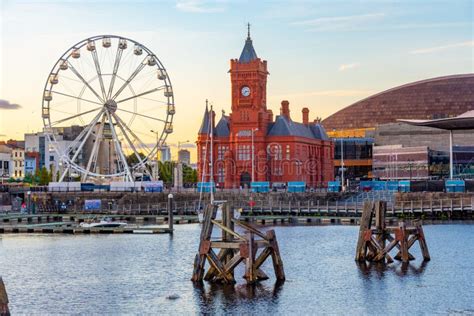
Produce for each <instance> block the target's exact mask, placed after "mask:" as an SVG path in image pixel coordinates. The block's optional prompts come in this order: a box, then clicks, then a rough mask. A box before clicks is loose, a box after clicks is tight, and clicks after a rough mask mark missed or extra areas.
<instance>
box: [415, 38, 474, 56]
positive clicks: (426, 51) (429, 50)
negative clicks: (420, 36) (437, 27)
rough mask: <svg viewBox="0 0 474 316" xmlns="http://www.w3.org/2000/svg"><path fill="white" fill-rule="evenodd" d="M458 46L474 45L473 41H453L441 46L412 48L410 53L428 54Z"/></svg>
mask: <svg viewBox="0 0 474 316" xmlns="http://www.w3.org/2000/svg"><path fill="white" fill-rule="evenodd" d="M459 47H474V41H467V42H461V43H454V44H448V45H443V46H435V47H429V48H419V49H415V50H412V51H411V52H410V54H415V55H417V54H430V53H436V52H440V51H444V50H448V49H452V48H459Z"/></svg>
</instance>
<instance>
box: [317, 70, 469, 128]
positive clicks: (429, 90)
mask: <svg viewBox="0 0 474 316" xmlns="http://www.w3.org/2000/svg"><path fill="white" fill-rule="evenodd" d="M470 110H474V74H461V75H452V76H444V77H437V78H431V79H426V80H421V81H416V82H412V83H409V84H405V85H401V86H398V87H395V88H391V89H388V90H385V91H383V92H380V93H377V94H374V95H372V96H369V97H367V98H364V99H362V100H360V101H358V102H355V103H353V104H351V105H349V106H347V107H345V108H344V109H342V110H340V111H338V112H336V113H334V114H332V115H331V116H329V117H327V118H326V119H324V120H323V122H322V123H323V125H324V126H325V127H326V129H328V130H333V129H337V130H345V129H359V128H374V127H377V126H378V125H380V124H386V123H392V122H396V121H397V119H407V120H409V119H420V120H426V119H441V118H445V117H450V116H453V115H460V114H462V113H464V112H466V111H470Z"/></svg>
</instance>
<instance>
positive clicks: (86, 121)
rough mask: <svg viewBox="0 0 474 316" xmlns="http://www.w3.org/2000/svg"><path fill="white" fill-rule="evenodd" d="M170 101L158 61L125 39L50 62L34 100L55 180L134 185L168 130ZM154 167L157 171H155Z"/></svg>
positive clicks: (80, 46) (82, 47)
mask: <svg viewBox="0 0 474 316" xmlns="http://www.w3.org/2000/svg"><path fill="white" fill-rule="evenodd" d="M174 114H175V104H174V95H173V88H172V85H171V81H170V79H169V76H168V73H167V71H166V69H165V67H164V66H163V64H162V63H161V61H160V60H159V59H158V57H157V56H156V55H155V54H154V53H153V52H152V51H150V50H149V49H148V48H146V47H145V46H144V45H142V44H140V43H138V42H136V41H133V40H131V39H128V38H124V37H120V36H113V35H101V36H94V37H91V38H88V39H85V40H83V41H81V42H79V43H77V44H75V45H74V46H72V47H71V48H69V49H68V50H67V51H66V52H65V53H64V54H63V55H62V56H61V57H60V58H59V59H58V61H57V62H56V63H55V65H54V66H53V68H52V70H51V72H50V74H49V76H48V79H47V81H46V84H45V88H44V92H43V102H42V118H43V124H44V131H45V134H46V135H47V137H48V141H49V145H50V147H52V148H53V149H54V150H55V151H56V153H57V155H58V156H59V157H60V165H61V168H60V169H61V170H58V171H59V172H60V178H59V181H60V182H61V181H64V179H65V177H66V176H67V175H68V174H69V176H70V175H71V173H74V174H77V175H80V176H81V179H82V181H86V180H87V179H93V178H100V179H104V178H110V179H116V180H121V181H134V179H135V175H137V174H142V175H143V174H149V175H150V176H151V174H150V170H149V165H150V161H152V159H153V158H154V157H156V156H157V154H158V151H159V149H160V148H161V147H162V146H163V145H164V142H165V140H166V137H167V136H168V134H170V133H172V132H173V125H172V122H173V115H174ZM156 168H157V165H156Z"/></svg>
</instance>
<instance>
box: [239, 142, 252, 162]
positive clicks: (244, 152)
mask: <svg viewBox="0 0 474 316" xmlns="http://www.w3.org/2000/svg"><path fill="white" fill-rule="evenodd" d="M250 155H251V153H250V145H239V147H238V149H237V159H238V160H250Z"/></svg>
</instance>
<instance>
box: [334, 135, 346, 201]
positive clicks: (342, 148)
mask: <svg viewBox="0 0 474 316" xmlns="http://www.w3.org/2000/svg"><path fill="white" fill-rule="evenodd" d="M332 131H333V133H334V134H333V136H334V139H335V141H337V137H336V129H335V128H334V129H333V130H332ZM341 190H342V191H343V192H344V140H343V137H342V136H341Z"/></svg>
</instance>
